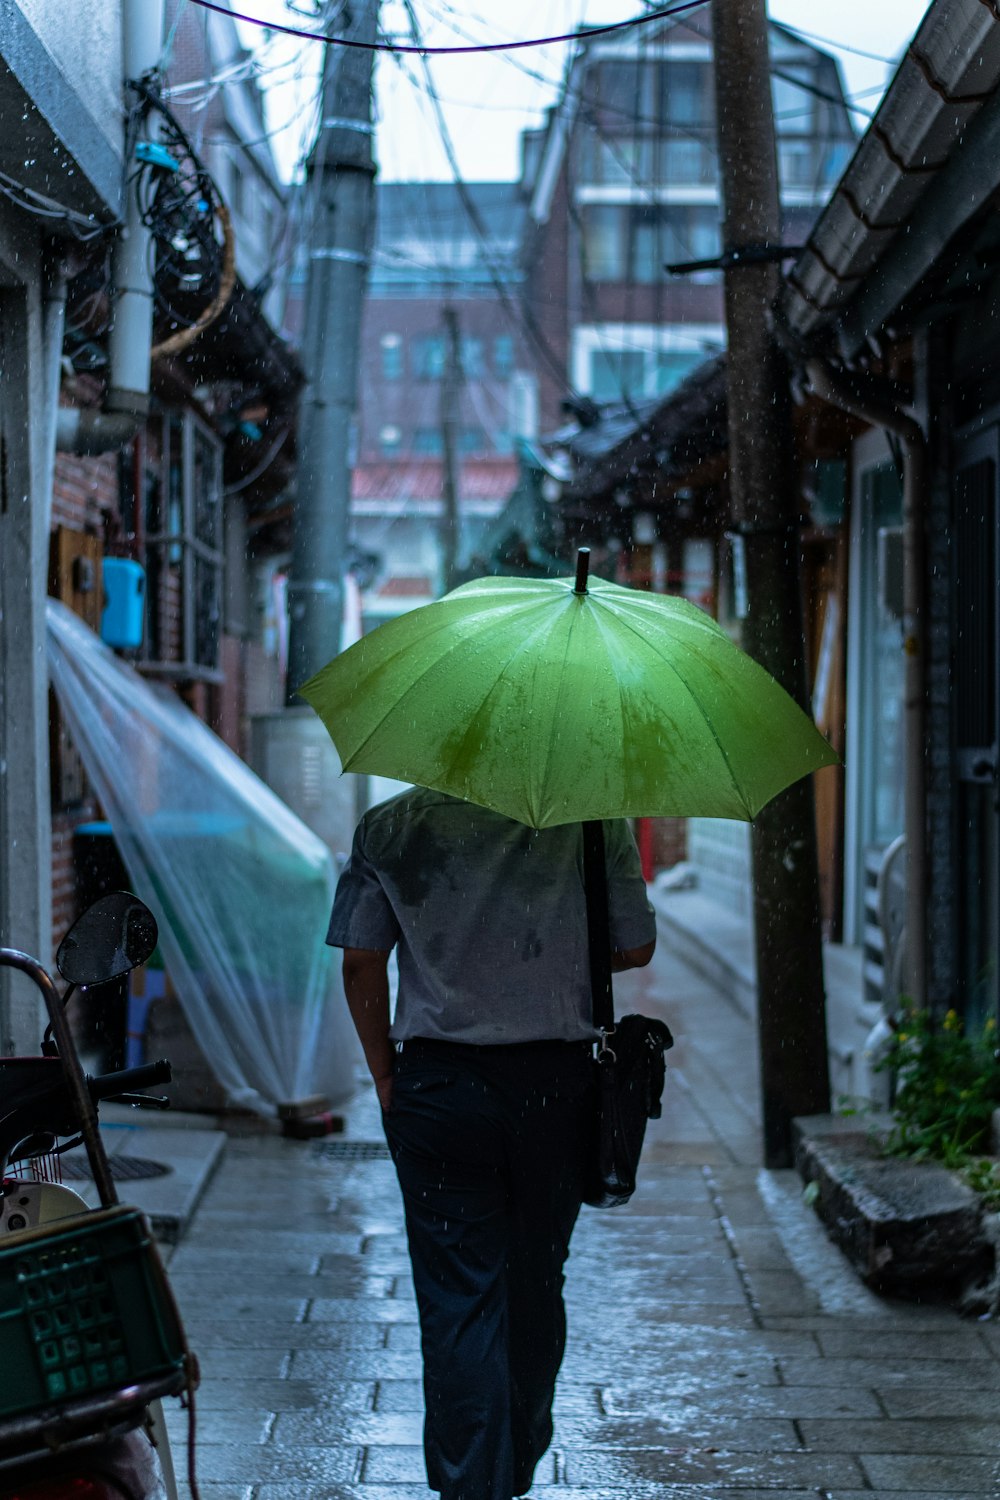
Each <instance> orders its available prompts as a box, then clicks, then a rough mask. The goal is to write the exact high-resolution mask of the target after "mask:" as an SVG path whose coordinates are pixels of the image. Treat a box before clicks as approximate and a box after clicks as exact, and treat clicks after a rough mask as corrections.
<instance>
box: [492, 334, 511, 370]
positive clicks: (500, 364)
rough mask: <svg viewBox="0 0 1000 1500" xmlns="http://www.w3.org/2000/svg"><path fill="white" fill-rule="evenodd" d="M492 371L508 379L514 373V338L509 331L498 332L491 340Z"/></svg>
mask: <svg viewBox="0 0 1000 1500" xmlns="http://www.w3.org/2000/svg"><path fill="white" fill-rule="evenodd" d="M493 373H494V374H495V375H496V376H498V377H499V379H500V380H509V379H510V377H511V376H512V375H513V373H514V339H513V335H512V334H509V333H498V334H497V336H496V338H495V339H494V340H493Z"/></svg>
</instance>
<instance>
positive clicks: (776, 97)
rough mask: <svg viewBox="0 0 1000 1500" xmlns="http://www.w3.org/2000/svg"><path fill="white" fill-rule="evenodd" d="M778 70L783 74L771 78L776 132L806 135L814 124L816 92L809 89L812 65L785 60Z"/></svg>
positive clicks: (811, 81)
mask: <svg viewBox="0 0 1000 1500" xmlns="http://www.w3.org/2000/svg"><path fill="white" fill-rule="evenodd" d="M781 72H782V75H783V76H782V77H780V78H776V77H773V76H772V78H771V97H772V99H773V101H774V126H775V129H776V131H777V132H778V134H779V135H784V134H785V133H786V132H787V133H789V134H790V135H808V134H809V133H810V132H811V131H812V130H813V129H814V128H815V105H816V102H817V100H816V96H815V94H812V93H810V92H809V90H810V88H811V87H812V85H813V81H814V73H813V69H812V68H803V67H801V66H798V67H796V66H794V65H792V64H786V65H785V66H784V67H783V68H782V69H781Z"/></svg>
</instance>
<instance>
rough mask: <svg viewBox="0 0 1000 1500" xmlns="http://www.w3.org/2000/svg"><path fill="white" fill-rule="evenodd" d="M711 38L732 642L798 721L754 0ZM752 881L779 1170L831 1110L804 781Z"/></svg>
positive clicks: (798, 598) (784, 422) (772, 173)
mask: <svg viewBox="0 0 1000 1500" xmlns="http://www.w3.org/2000/svg"><path fill="white" fill-rule="evenodd" d="M712 37H713V50H714V57H715V66H714V74H715V102H716V128H717V138H718V149H719V165H720V172H721V182H722V200H723V245H724V251H725V258H724V265H725V268H726V269H725V300H726V323H727V327H728V336H729V337H728V354H727V399H728V410H729V476H730V490H731V494H732V503H733V520H734V531H735V535H736V539H735V542H734V545H735V546H736V547H737V548H741V549H742V552H743V557H744V560H745V564H746V581H747V613H746V617H745V620H744V624H743V646H744V648H745V650H746V651H747V652H748V653H749V654H750V655H751V656H753V657H754V658H755V659H756V660H757V661H759V662H760V663H761V665H762V666H763V667H765V668H766V669H767V671H769V672H770V673H771V675H772V676H773V677H775V678H776V679H777V681H778V682H780V683H781V685H782V687H784V688H785V689H786V690H787V691H788V692H789V693H790V694H791V695H792V697H793V698H794V699H795V700H796V702H797V703H799V704H800V705H801V706H802V707H803V708H804V709H805V710H806V712H807V713H808V712H809V699H808V695H807V687H806V663H805V642H804V634H803V614H802V593H801V579H800V540H799V508H800V507H799V497H798V487H797V484H796V472H797V471H796V465H795V453H794V437H793V432H792V421H791V396H790V391H789V379H788V369H787V366H786V361H785V358H784V355H783V352H782V350H781V349H780V348H779V346H778V342H777V340H776V338H775V335H774V322H773V309H774V303H775V298H776V295H777V291H778V281H779V264H780V262H779V260H778V259H777V258H776V255H777V248H778V247H779V246H780V244H781V211H780V204H779V199H778V174H777V166H776V153H775V140H774V112H773V107H772V102H771V75H770V60H769V56H768V46H767V20H766V16H765V11H764V0H715V3H714V4H713V5H712ZM769 256H770V257H772V258H770V259H769V258H768V257H769ZM753 879H754V921H755V928H756V948H757V990H758V996H759V1002H758V1014H759V1021H758V1026H759V1047H760V1065H761V1091H762V1105H763V1125H764V1156H765V1161H766V1164H767V1165H768V1166H772V1167H778V1166H787V1165H789V1163H790V1162H791V1157H792V1139H791V1123H792V1120H793V1118H794V1117H795V1116H796V1115H808V1114H818V1113H825V1112H826V1111H827V1110H828V1109H829V1107H830V1085H829V1072H828V1062H827V1043H826V1006H825V999H824V989H823V948H822V935H821V928H820V907H819V881H818V878H817V864H816V821H815V810H814V804H813V787H812V782H811V780H809V779H805V780H802V781H798V782H796V783H795V785H794V786H792V787H790V788H789V789H788V790H787V791H786V792H783V793H782V794H781V795H780V796H779V797H776V798H775V800H774V801H773V802H771V803H769V804H768V806H767V807H765V808H764V810H763V811H762V812H761V813H760V814H758V816H757V819H756V821H755V823H754V827H753Z"/></svg>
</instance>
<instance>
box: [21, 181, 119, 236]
mask: <svg viewBox="0 0 1000 1500" xmlns="http://www.w3.org/2000/svg"><path fill="white" fill-rule="evenodd" d="M0 194H2V195H3V196H4V197H5V198H7V199H9V201H10V202H11V203H13V204H14V205H15V206H16V207H17V208H20V209H23V211H24V212H25V213H28V214H34V215H35V217H36V218H39V219H58V220H60V221H61V222H62V223H63V224H64V225H65V227H66V229H67V230H68V231H69V233H70V234H71V235H72V236H73V238H74V239H76V240H79V241H80V243H81V244H87V243H88V242H89V241H91V240H96V239H99V238H100V237H101V235H105V234H108V233H109V232H110V231H111V230H113V229H115V228H117V221H116V222H115V223H109V224H95V223H94V220H93V218H88V217H87V216H86V214H81V213H77V211H76V209H74V208H67V207H66V206H65V204H63V203H60V202H58V200H57V199H55V198H50V197H48V195H47V194H45V193H39V192H38V191H37V190H36V189H35V188H32V187H28V185H27V183H24V182H18V181H17V179H16V178H15V177H9V176H8V175H7V173H6V172H0ZM26 200H30V201H26ZM78 225H85V226H86V230H84V229H82V228H77V226H78Z"/></svg>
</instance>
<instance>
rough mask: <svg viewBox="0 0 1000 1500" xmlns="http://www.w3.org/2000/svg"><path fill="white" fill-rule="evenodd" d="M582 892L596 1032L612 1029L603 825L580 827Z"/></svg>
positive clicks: (612, 1007) (613, 1002) (609, 946)
mask: <svg viewBox="0 0 1000 1500" xmlns="http://www.w3.org/2000/svg"><path fill="white" fill-rule="evenodd" d="M583 889H584V894H585V895H586V898H587V942H588V948H589V953H590V988H591V994H592V996H593V1005H594V1024H595V1026H597V1027H598V1029H599V1030H600V1031H607V1032H610V1031H613V1030H614V1028H615V999H614V990H613V987H612V979H611V927H610V922H609V916H608V871H607V864H606V861H605V857H604V824H603V823H601V822H599V821H597V820H592V821H588V822H586V823H584V824H583Z"/></svg>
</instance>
